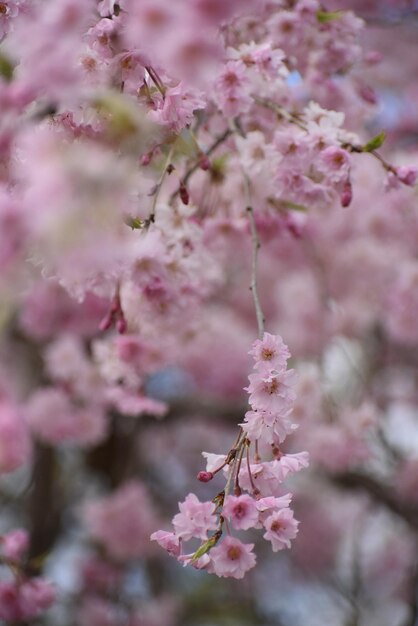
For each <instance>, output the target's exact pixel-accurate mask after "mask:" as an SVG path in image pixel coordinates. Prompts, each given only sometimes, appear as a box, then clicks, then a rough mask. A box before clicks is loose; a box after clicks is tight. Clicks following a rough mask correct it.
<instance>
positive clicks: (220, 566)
mask: <svg viewBox="0 0 418 626" xmlns="http://www.w3.org/2000/svg"><path fill="white" fill-rule="evenodd" d="M253 548H254V544H252V543H242V542H241V541H240V540H239V539H235V538H234V537H225V538H224V539H223V540H222V541H220V543H219V544H218V545H217V546H215V547H214V548H212V550H211V551H210V557H211V562H210V569H211V570H212V571H213V572H214V573H215V574H216V575H217V576H220V577H221V578H244V575H245V574H246V573H247V572H248V570H250V569H251V568H253V567H254V566H255V563H256V556H255V554H254V552H253Z"/></svg>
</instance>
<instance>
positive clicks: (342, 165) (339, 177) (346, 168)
mask: <svg viewBox="0 0 418 626" xmlns="http://www.w3.org/2000/svg"><path fill="white" fill-rule="evenodd" d="M316 166H317V168H318V170H319V171H320V172H322V173H323V174H325V176H326V177H327V180H329V181H330V182H331V183H340V182H342V181H345V180H347V179H348V177H349V173H350V155H349V154H348V152H347V151H346V150H343V149H342V148H340V147H338V146H328V147H327V148H325V149H324V150H322V151H321V152H320V154H319V157H318V161H317V163H316Z"/></svg>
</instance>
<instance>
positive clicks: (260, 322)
mask: <svg viewBox="0 0 418 626" xmlns="http://www.w3.org/2000/svg"><path fill="white" fill-rule="evenodd" d="M242 173H243V178H244V189H245V197H246V201H247V207H246V211H247V215H248V221H249V223H250V230H251V242H252V261H251V285H250V289H251V293H252V295H253V300H254V307H255V314H256V317H257V326H258V336H259V338H260V339H262V338H263V335H264V323H265V317H264V313H263V310H262V308H261V304H260V298H259V296H258V289H257V261H258V251H259V249H260V240H259V238H258V233H257V227H256V225H255V219H254V210H253V207H252V198H251V187H250V181H249V178H248V176H247V174H246V173H245V172H244V170H243V172H242Z"/></svg>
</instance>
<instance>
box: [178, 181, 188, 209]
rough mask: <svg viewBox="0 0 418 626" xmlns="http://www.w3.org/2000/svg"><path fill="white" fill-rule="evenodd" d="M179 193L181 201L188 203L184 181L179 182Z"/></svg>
mask: <svg viewBox="0 0 418 626" xmlns="http://www.w3.org/2000/svg"><path fill="white" fill-rule="evenodd" d="M179 195H180V199H181V201H182V202H183V204H186V205H187V204H189V199H190V196H189V192H188V191H187V187H186V185H185V184H184V183H181V184H180V188H179Z"/></svg>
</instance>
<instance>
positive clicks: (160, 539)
mask: <svg viewBox="0 0 418 626" xmlns="http://www.w3.org/2000/svg"><path fill="white" fill-rule="evenodd" d="M151 541H156V542H157V543H158V545H160V546H161V547H162V548H164V550H166V551H167V552H168V554H171V556H179V554H180V539H179V537H178V536H177V535H176V534H175V533H169V532H166V531H165V530H157V531H156V532H155V533H152V535H151Z"/></svg>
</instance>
